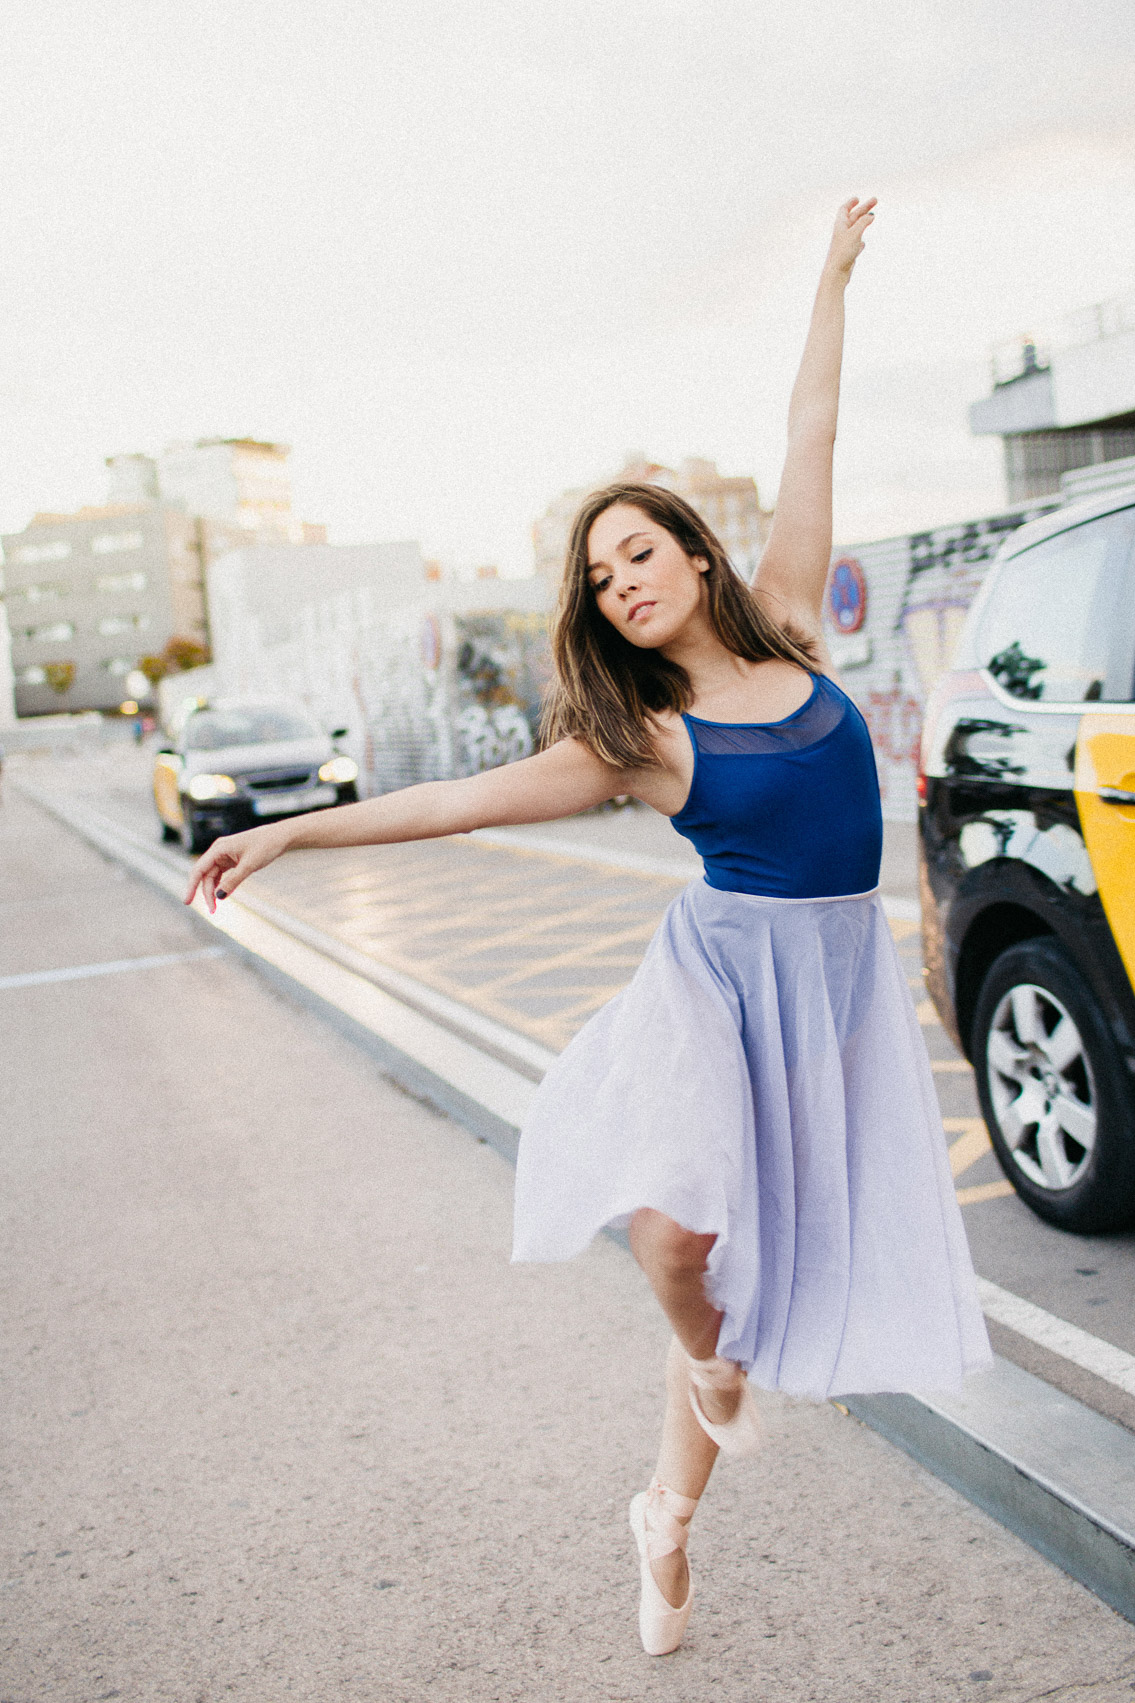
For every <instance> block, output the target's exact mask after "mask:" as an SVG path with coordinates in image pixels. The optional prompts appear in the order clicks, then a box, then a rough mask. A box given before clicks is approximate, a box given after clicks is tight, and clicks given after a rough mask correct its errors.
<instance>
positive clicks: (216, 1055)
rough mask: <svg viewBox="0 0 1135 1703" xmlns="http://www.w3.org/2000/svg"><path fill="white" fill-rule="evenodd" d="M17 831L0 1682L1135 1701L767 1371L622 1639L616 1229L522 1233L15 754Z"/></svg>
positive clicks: (493, 1174)
mask: <svg viewBox="0 0 1135 1703" xmlns="http://www.w3.org/2000/svg"><path fill="white" fill-rule="evenodd" d="M0 867H2V868H3V870H4V888H3V895H2V900H0V917H2V920H3V929H2V931H0V1036H2V1040H0V1045H2V1048H3V1058H4V1060H5V1075H4V1092H3V1117H4V1139H3V1144H2V1154H0V1164H2V1179H0V1198H2V1200H3V1202H4V1219H5V1223H4V1235H3V1237H2V1239H0V1269H2V1272H3V1282H4V1288H5V1294H6V1306H5V1309H4V1313H3V1319H2V1321H0V1332H2V1336H3V1360H4V1365H5V1368H6V1371H7V1377H6V1383H7V1390H6V1400H5V1404H4V1421H3V1424H4V1431H5V1437H4V1447H3V1461H4V1466H3V1476H4V1504H5V1512H4V1519H3V1522H2V1528H0V1555H2V1575H0V1585H2V1586H3V1634H2V1639H0V1699H3V1700H4V1703H32V1700H39V1699H50V1700H51V1703H94V1700H95V1699H99V1700H105V1699H108V1698H122V1699H127V1700H132V1703H133V1700H136V1703H158V1700H164V1699H175V1700H177V1703H222V1700H224V1699H227V1698H229V1697H237V1698H241V1699H247V1700H249V1703H279V1700H280V1699H281V1698H283V1697H285V1696H295V1697H300V1698H303V1699H304V1700H305V1703H323V1700H325V1699H327V1700H330V1699H350V1700H358V1703H372V1700H373V1703H425V1700H426V1699H428V1700H430V1703H480V1700H482V1699H485V1700H489V1699H523V1700H525V1703H528V1700H531V1703H545V1700H547V1703H574V1700H576V1699H580V1700H582V1699H593V1698H609V1699H630V1698H635V1699H672V1700H674V1703H701V1700H703V1699H717V1700H720V1699H723V1698H725V1699H730V1700H732V1699H744V1700H746V1703H749V1700H751V1699H766V1698H767V1699H770V1700H771V1699H775V1700H777V1703H795V1700H797V1699H799V1700H802V1703H803V1700H805V1699H809V1700H811V1699H819V1700H823V1703H828V1700H833V1703H834V1700H839V1703H842V1700H844V1699H847V1700H849V1703H850V1700H852V1699H854V1700H856V1703H860V1700H862V1699H864V1698H871V1699H872V1700H876V1699H881V1700H891V1699H894V1700H900V1699H901V1700H908V1699H910V1700H913V1699H918V1700H919V1703H925V1700H929V1703H938V1700H939V1699H941V1700H943V1703H945V1700H953V1699H963V1698H965V1699H968V1698H973V1697H980V1698H996V1699H1014V1700H1016V1699H1021V1700H1023V1699H1034V1698H1040V1697H1042V1696H1043V1697H1044V1698H1046V1699H1052V1700H1071V1699H1084V1700H1085V1703H1086V1700H1087V1699H1089V1698H1090V1699H1092V1700H1093V1703H1118V1700H1119V1699H1121V1698H1130V1696H1131V1694H1132V1690H1133V1687H1135V1628H1133V1627H1132V1626H1130V1625H1129V1624H1127V1623H1126V1622H1124V1621H1122V1620H1120V1619H1119V1618H1118V1617H1117V1616H1116V1615H1115V1614H1113V1613H1112V1612H1111V1611H1110V1610H1108V1609H1107V1608H1105V1607H1103V1606H1102V1605H1101V1604H1100V1603H1099V1602H1098V1600H1096V1599H1095V1598H1094V1597H1092V1596H1091V1595H1089V1593H1088V1592H1086V1591H1085V1590H1083V1589H1082V1588H1081V1587H1080V1586H1078V1585H1076V1584H1074V1583H1073V1582H1072V1581H1070V1580H1069V1579H1068V1578H1067V1577H1065V1576H1064V1575H1063V1574H1061V1573H1059V1572H1058V1571H1057V1570H1056V1569H1055V1568H1053V1567H1052V1566H1050V1565H1049V1564H1048V1563H1047V1562H1045V1561H1043V1560H1042V1559H1041V1558H1040V1557H1038V1556H1037V1555H1036V1554H1035V1553H1033V1552H1032V1551H1031V1550H1029V1549H1028V1548H1026V1547H1025V1546H1024V1545H1023V1544H1021V1543H1020V1542H1019V1541H1018V1540H1017V1539H1015V1538H1013V1537H1012V1536H1011V1535H1009V1534H1008V1533H1007V1532H1005V1531H1004V1530H1003V1529H1002V1528H1000V1527H998V1526H997V1525H995V1524H993V1523H992V1522H991V1521H990V1520H988V1519H987V1518H986V1517H985V1516H984V1515H982V1514H980V1513H979V1512H977V1511H976V1510H975V1509H974V1508H972V1507H971V1506H970V1505H969V1504H968V1503H966V1502H965V1501H963V1500H962V1498H960V1497H959V1496H957V1495H956V1494H954V1493H953V1492H952V1491H950V1490H948V1489H946V1488H945V1487H943V1486H942V1485H941V1484H940V1483H938V1482H937V1481H936V1480H934V1479H932V1478H930V1477H929V1476H928V1475H926V1474H925V1473H924V1472H922V1471H921V1470H920V1469H919V1468H917V1467H916V1466H914V1465H913V1464H912V1463H911V1462H910V1461H909V1460H908V1459H907V1458H906V1457H905V1456H904V1455H902V1454H900V1453H899V1452H897V1451H896V1450H894V1449H892V1448H891V1447H889V1446H888V1445H887V1444H885V1443H884V1442H882V1441H881V1440H880V1439H879V1438H878V1437H877V1436H876V1435H875V1434H874V1433H872V1432H870V1431H868V1430H867V1429H865V1428H864V1427H863V1426H861V1425H860V1424H859V1423H858V1422H856V1421H855V1420H853V1419H849V1418H846V1417H844V1416H842V1415H841V1413H840V1412H839V1411H838V1410H837V1409H836V1408H835V1407H833V1406H830V1405H826V1406H811V1405H808V1404H792V1403H789V1402H786V1401H781V1400H776V1399H768V1400H766V1402H765V1404H764V1405H765V1411H766V1416H767V1424H768V1431H769V1444H768V1447H767V1449H766V1451H765V1453H764V1454H763V1455H762V1456H761V1457H760V1458H759V1460H758V1461H757V1462H756V1463H753V1464H751V1465H740V1464H738V1465H734V1466H732V1467H731V1468H727V1469H724V1470H722V1471H721V1472H720V1474H719V1475H718V1477H717V1478H716V1479H715V1481H714V1483H713V1484H712V1485H711V1488H710V1490H709V1492H708V1494H707V1496H706V1498H705V1501H704V1506H703V1509H702V1511H701V1513H700V1514H699V1518H698V1523H697V1528H696V1535H695V1538H694V1542H693V1545H692V1549H693V1561H694V1566H695V1568H696V1569H697V1571H698V1573H699V1576H700V1579H701V1595H700V1600H699V1604H698V1607H697V1609H696V1611H695V1615H694V1619H693V1621H692V1623H691V1631H690V1635H689V1639H688V1643H687V1645H686V1646H685V1647H683V1649H682V1651H681V1652H680V1653H679V1654H677V1655H675V1656H674V1657H671V1658H668V1659H667V1660H665V1661H652V1660H651V1659H650V1658H648V1657H645V1656H643V1655H642V1654H641V1652H640V1650H639V1648H638V1645H637V1637H636V1631H635V1625H634V1612H635V1601H636V1593H637V1580H636V1565H635V1561H634V1557H633V1554H632V1551H631V1545H630V1540H629V1536H628V1534H627V1532H626V1530H625V1524H624V1522H625V1507H626V1502H627V1499H628V1497H629V1495H630V1494H631V1492H632V1491H634V1490H635V1489H636V1488H638V1487H639V1486H641V1485H642V1484H643V1483H644V1482H645V1480H646V1477H647V1475H648V1473H649V1469H650V1464H651V1457H652V1453H653V1447H654V1438H655V1428H656V1424H657V1416H658V1408H659V1402H660V1395H661V1384H662V1355H663V1350H664V1346H665V1336H666V1333H665V1329H664V1327H663V1325H662V1322H661V1319H660V1317H659V1316H658V1314H657V1312H656V1309H655V1306H654V1304H653V1301H652V1299H651V1297H650V1296H649V1294H648V1293H647V1291H646V1288H645V1285H644V1283H643V1281H642V1279H641V1278H640V1276H639V1274H638V1272H637V1270H636V1268H635V1267H634V1265H633V1263H632V1262H631V1260H630V1259H629V1257H628V1256H627V1255H625V1254H624V1253H623V1252H622V1251H621V1250H620V1249H619V1248H617V1247H616V1246H614V1245H613V1244H611V1243H609V1242H606V1241H603V1240H600V1242H599V1243H597V1244H596V1246H595V1247H594V1248H593V1249H592V1251H591V1252H590V1253H589V1254H588V1255H587V1256H586V1257H585V1258H583V1259H581V1260H578V1261H574V1262H572V1263H571V1264H569V1265H565V1266H559V1267H550V1268H542V1267H535V1268H533V1267H520V1268H512V1267H510V1266H509V1264H508V1260H507V1250H508V1241H509V1211H510V1200H511V1187H512V1177H511V1172H510V1170H509V1168H508V1167H507V1165H506V1164H505V1163H504V1162H503V1161H502V1160H501V1159H499V1158H498V1157H497V1156H496V1155H495V1154H494V1153H493V1152H492V1151H491V1150H490V1149H489V1148H487V1147H485V1146H484V1145H482V1144H479V1143H478V1142H476V1141H475V1140H474V1139H472V1138H471V1137H470V1136H469V1135H467V1134H466V1132H465V1131H464V1130H462V1129H461V1128H459V1127H458V1126H456V1125H454V1124H453V1123H451V1122H449V1121H448V1120H447V1119H445V1118H444V1117H442V1116H440V1115H439V1114H437V1113H435V1112H434V1111H432V1110H430V1109H429V1108H428V1107H425V1106H423V1105H420V1104H419V1103H417V1102H416V1101H414V1100H413V1099H411V1098H409V1097H408V1096H407V1095H405V1094H404V1093H402V1092H400V1091H399V1090H397V1089H396V1088H395V1087H393V1086H392V1085H391V1084H390V1083H389V1082H388V1081H387V1080H385V1079H384V1078H383V1077H382V1075H381V1074H380V1073H379V1071H378V1070H377V1068H376V1067H375V1066H374V1064H373V1063H371V1062H370V1061H369V1060H368V1059H367V1058H366V1057H365V1056H364V1055H362V1054H361V1053H359V1052H358V1051H357V1050H355V1049H354V1048H353V1047H352V1046H351V1045H350V1044H349V1043H348V1042H347V1041H345V1040H344V1039H342V1038H341V1037H340V1036H338V1035H337V1034H336V1033H334V1032H333V1031H332V1030H331V1029H329V1028H328V1027H326V1026H325V1025H324V1024H323V1023H321V1022H320V1021H319V1020H318V1019H316V1018H313V1017H312V1016H310V1015H309V1014H307V1013H305V1012H304V1011H302V1010H301V1009H300V1008H298V1007H295V1006H293V1005H292V1004H290V1003H289V1002H288V1001H287V1000H286V999H285V998H283V997H282V996H280V995H279V994H277V993H275V992H274V991H272V990H271V989H270V987H269V986H268V985H267V984H266V983H265V982H264V981H262V980H261V979H260V978H259V977H258V976H257V975H256V974H255V973H254V972H253V971H252V970H250V969H249V968H247V967H245V965H244V964H242V963H241V962H238V961H236V960H235V959H233V958H232V957H230V956H229V955H228V954H227V952H225V951H224V950H223V949H222V951H221V952H220V954H217V952H216V946H217V940H216V936H215V935H213V934H211V933H209V932H207V931H205V930H203V929H202V928H201V927H200V925H199V924H197V923H195V922H194V920H193V919H192V917H191V916H189V915H188V914H187V913H185V912H183V911H181V910H179V909H178V907H177V906H176V905H174V904H171V903H170V902H169V901H168V900H167V899H165V898H164V897H163V896H161V895H160V894H157V893H155V892H154V891H153V890H152V889H150V888H149V887H148V886H146V885H145V884H144V883H141V882H139V881H138V880H136V879H135V878H133V877H132V876H129V875H127V874H125V873H124V872H123V871H122V870H121V869H120V868H119V867H118V866H116V865H114V864H113V863H111V862H109V861H108V860H106V859H104V858H103V857H101V856H100V855H99V854H98V853H96V852H94V851H93V850H91V849H90V848H89V847H88V846H87V845H86V844H84V843H83V842H81V841H80V840H78V839H77V838H76V837H74V836H73V835H72V834H71V833H70V832H69V831H67V830H65V829H64V828H62V827H61V826H59V825H58V823H56V822H55V821H53V820H52V819H51V818H50V817H48V816H46V815H45V814H44V813H42V812H41V811H39V810H38V809H37V808H35V807H34V806H32V805H30V804H29V803H27V802H25V801H23V800H21V799H20V798H18V797H17V796H14V795H12V794H11V793H10V792H9V794H8V795H7V797H6V798H5V799H4V801H3V804H2V806H0ZM203 951H204V952H206V953H207V954H208V955H206V956H202V953H203ZM108 966H113V967H112V968H109V969H108Z"/></svg>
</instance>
